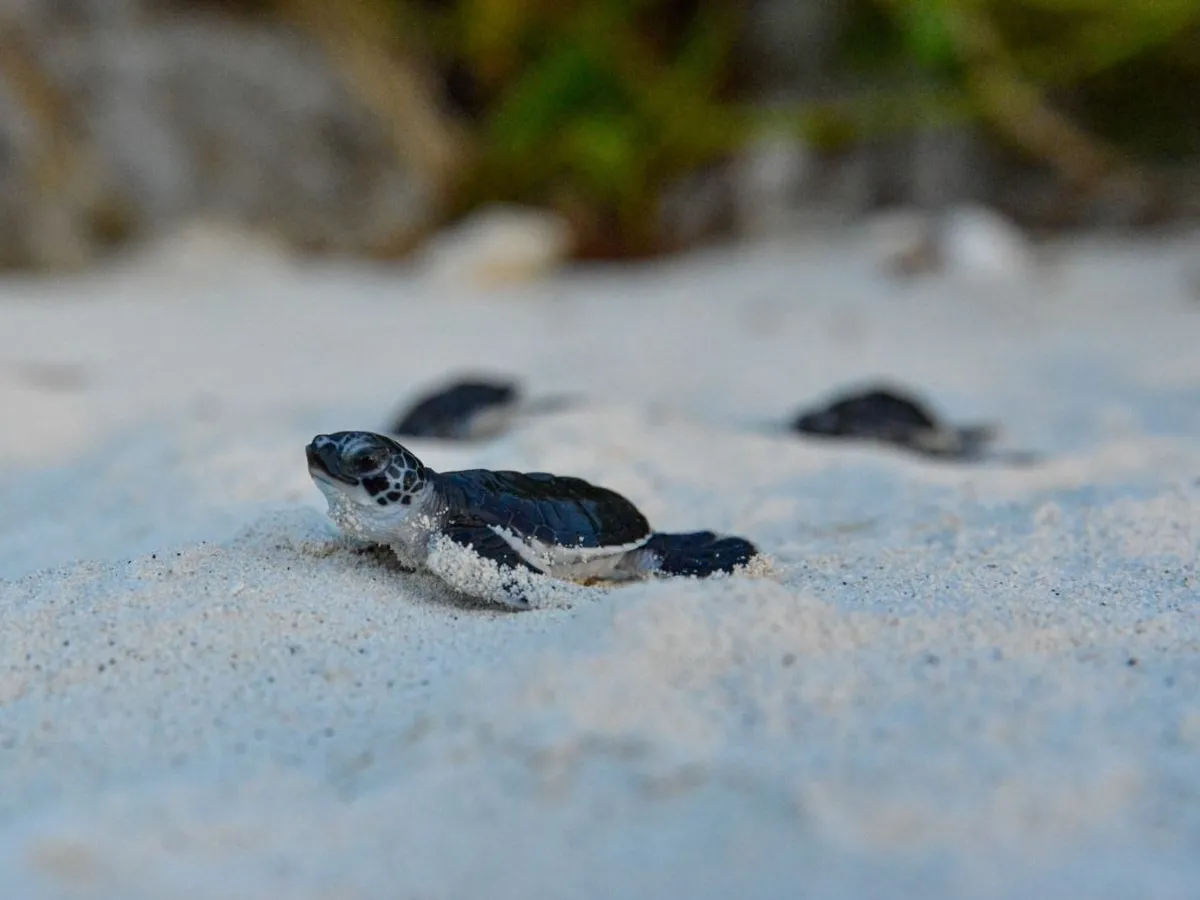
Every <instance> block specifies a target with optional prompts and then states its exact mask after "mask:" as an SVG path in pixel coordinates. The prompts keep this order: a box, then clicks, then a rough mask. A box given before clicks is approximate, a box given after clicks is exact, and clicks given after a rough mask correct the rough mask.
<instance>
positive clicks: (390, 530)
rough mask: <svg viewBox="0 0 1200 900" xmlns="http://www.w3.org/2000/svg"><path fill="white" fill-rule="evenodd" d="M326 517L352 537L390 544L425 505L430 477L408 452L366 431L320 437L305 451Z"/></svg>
mask: <svg viewBox="0 0 1200 900" xmlns="http://www.w3.org/2000/svg"><path fill="white" fill-rule="evenodd" d="M304 452H305V456H307V457H308V473H309V475H310V476H312V480H313V481H314V482H315V483H316V485H317V487H318V488H319V489H320V491H321V493H322V494H324V495H325V499H326V500H327V501H328V502H329V515H330V517H331V518H332V519H333V521H334V522H335V523H336V524H337V525H338V527H339V528H341V529H342V531H344V532H346V533H347V534H349V535H350V536H352V537H356V538H360V539H362V540H368V541H374V542H378V543H385V544H386V543H391V542H392V540H393V539H394V538H395V536H396V533H395V532H396V528H397V527H398V526H399V525H400V524H401V523H403V522H404V521H405V520H406V519H408V518H409V517H410V516H411V515H412V514H413V513H414V512H419V511H421V510H422V508H423V507H424V506H425V502H426V501H427V500H428V499H429V496H430V492H431V490H432V485H431V483H430V478H429V475H430V472H429V470H428V469H426V468H425V466H424V465H423V464H422V463H421V461H420V460H419V459H417V457H416V456H415V455H413V453H411V452H410V451H409V450H406V449H405V448H404V447H402V446H400V444H398V443H396V442H395V441H393V440H392V439H391V438H389V437H385V436H383V435H381V434H374V433H372V432H369V431H339V432H336V433H334V434H319V435H317V436H316V437H315V438H313V439H312V442H311V443H310V444H309V445H308V446H307V447H305V448H304Z"/></svg>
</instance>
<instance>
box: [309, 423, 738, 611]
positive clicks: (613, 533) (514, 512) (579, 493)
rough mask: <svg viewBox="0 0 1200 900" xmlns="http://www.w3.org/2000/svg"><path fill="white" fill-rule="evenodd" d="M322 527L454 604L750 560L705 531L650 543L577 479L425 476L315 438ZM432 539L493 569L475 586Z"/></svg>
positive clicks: (383, 446) (616, 497)
mask: <svg viewBox="0 0 1200 900" xmlns="http://www.w3.org/2000/svg"><path fill="white" fill-rule="evenodd" d="M305 451H306V456H307V458H308V470H309V474H310V475H311V476H312V479H313V481H314V482H315V483H316V485H317V487H318V488H319V489H320V491H321V493H322V494H324V495H325V499H326V500H327V502H328V504H329V516H330V518H331V519H332V520H333V521H334V523H335V524H336V525H337V526H338V528H339V529H341V531H342V532H343V533H344V534H345V535H346V536H348V537H350V538H352V539H356V540H359V541H363V542H365V543H366V544H368V545H385V546H389V547H391V548H392V550H393V551H394V552H395V554H396V556H397V557H398V558H399V559H400V562H401V563H402V564H404V565H406V566H409V567H411V568H414V569H423V570H425V571H428V572H431V573H432V574H434V575H436V576H438V577H439V578H440V579H441V580H442V581H444V582H446V583H447V584H449V585H450V586H451V587H453V588H455V589H457V590H459V591H461V592H462V593H464V594H468V595H471V596H474V597H476V598H478V599H482V600H490V601H493V602H499V603H502V604H505V605H507V606H511V607H516V608H520V609H527V608H529V607H530V606H531V602H530V599H529V597H528V595H527V590H528V588H529V584H530V578H529V576H530V575H531V574H532V575H545V576H549V577H550V578H553V579H558V580H561V581H572V582H577V583H590V582H594V581H612V582H619V581H628V580H632V579H638V578H645V577H649V576H695V577H701V578H703V577H707V576H710V575H714V574H717V573H732V572H734V571H735V570H736V569H737V568H738V567H740V566H744V565H746V564H747V563H749V562H750V560H751V559H753V558H754V557H755V556H756V555H757V554H758V550H757V548H756V547H755V546H754V544H752V543H751V542H750V541H748V540H745V539H744V538H740V537H723V536H719V535H717V534H715V533H713V532H711V531H696V532H690V533H684V534H666V533H661V532H655V531H654V530H653V529H652V528H651V527H650V523H649V522H648V521H647V520H646V517H645V516H643V515H642V513H641V511H640V510H638V508H637V507H636V506H634V504H633V503H631V502H630V501H629V500H627V499H626V498H625V497H623V496H621V495H620V494H618V493H616V492H615V491H611V490H609V489H607V488H603V487H599V486H597V485H593V484H591V483H589V482H587V481H584V480H583V479H581V478H571V477H565V476H559V475H551V474H549V473H546V472H529V473H522V472H510V471H491V470H488V469H469V470H464V471H456V472H435V471H434V470H432V469H430V468H429V467H428V466H426V465H424V464H423V463H422V462H421V461H420V460H419V459H418V458H417V457H416V456H415V455H414V454H413V453H412V452H411V451H409V450H408V449H406V448H405V447H403V446H401V445H400V444H399V443H397V442H396V441H395V440H393V439H391V438H390V437H386V436H384V435H380V434H374V433H372V432H366V431H342V432H337V433H335V434H321V435H317V436H316V437H315V438H313V440H312V442H311V443H310V444H309V445H308V446H307V447H306V448H305ZM444 540H449V541H450V542H452V543H454V544H456V545H459V546H460V547H462V548H466V549H467V550H469V551H470V552H471V553H472V554H473V555H474V557H475V558H476V561H479V560H484V561H488V562H490V563H492V564H494V567H493V568H494V571H495V573H496V574H497V575H498V577H497V578H493V579H492V580H491V581H486V580H481V579H480V578H479V577H477V576H478V570H479V567H476V569H475V571H470V570H464V569H463V568H462V567H461V566H459V565H457V564H456V562H455V559H454V557H453V556H447V554H444V553H440V552H437V550H438V547H439V543H440V542H441V541H444Z"/></svg>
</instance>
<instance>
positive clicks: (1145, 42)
mask: <svg viewBox="0 0 1200 900" xmlns="http://www.w3.org/2000/svg"><path fill="white" fill-rule="evenodd" d="M281 2H283V3H284V4H285V7H286V5H287V0H281ZM340 2H341V3H342V4H343V6H344V8H345V9H346V10H349V9H350V8H351V7H354V6H356V5H357V6H359V7H362V6H370V7H372V8H373V9H374V10H375V12H376V13H380V12H381V11H382V13H383V15H382V16H377V17H376V18H375V19H373V21H376V22H386V23H388V24H387V25H386V27H387V28H388V29H391V30H392V32H393V33H392V36H391V38H392V39H393V40H394V41H395V42H396V45H398V46H401V47H403V48H405V49H406V50H408V51H410V52H411V53H414V54H416V55H417V56H418V57H419V58H421V59H423V60H424V61H425V63H426V64H428V65H429V66H430V67H431V68H432V70H433V71H434V72H435V73H436V76H437V79H439V80H440V82H441V84H442V86H443V87H444V89H445V92H446V95H447V97H448V98H449V100H450V101H451V102H450V106H451V107H452V108H453V109H454V110H455V111H456V112H457V113H458V114H459V116H461V117H462V118H463V119H464V121H465V122H466V128H465V129H464V131H465V134H466V141H467V143H468V150H467V152H465V153H464V154H463V156H462V171H461V172H460V173H459V177H458V178H457V179H456V180H455V185H456V189H455V197H454V205H453V209H454V210H456V211H463V210H466V209H469V208H472V207H474V206H475V205H477V204H480V203H484V202H487V201H514V202H525V203H534V204H542V205H549V206H552V207H554V208H557V209H559V210H561V211H562V212H564V213H565V214H566V215H567V216H568V217H569V219H570V220H571V221H572V222H573V223H574V224H575V226H576V229H577V231H578V233H579V234H580V236H581V239H582V250H583V253H584V255H602V256H613V255H628V254H640V253H653V252H658V251H661V250H663V249H667V248H668V241H667V237H666V236H665V235H663V234H661V233H660V232H659V228H658V224H657V222H658V217H657V214H656V211H657V209H658V205H659V202H660V200H661V198H662V196H663V193H664V191H665V190H667V188H668V187H669V186H670V185H671V184H672V183H674V182H675V181H676V180H677V179H679V178H680V177H682V176H684V175H687V174H688V173H691V172H695V171H697V170H700V169H702V168H704V167H706V166H708V165H710V164H713V163H715V162H718V161H720V160H722V159H724V158H727V157H728V156H729V155H730V154H731V153H732V152H734V151H735V150H736V149H737V148H738V147H739V146H740V145H741V144H742V143H743V142H744V141H745V140H746V139H747V138H749V137H751V136H752V135H754V134H755V133H756V132H757V131H759V130H761V129H767V128H781V127H782V128H787V129H791V130H793V131H794V132H795V133H797V134H799V135H800V136H802V137H803V138H804V139H805V140H806V141H807V142H808V143H809V144H810V145H812V146H815V147H816V148H818V149H822V150H834V149H840V148H844V147H847V146H851V145H853V144H855V143H856V142H859V141H863V140H867V139H870V138H872V137H876V136H878V135H879V134H880V133H881V132H884V131H889V130H891V131H895V130H901V131H902V130H904V129H911V128H917V127H921V126H924V125H928V124H932V123H945V122H963V123H972V124H975V125H978V126H981V127H983V128H984V129H986V130H987V131H988V132H989V133H990V134H992V135H993V136H994V137H995V138H996V139H997V140H998V141H1001V142H1003V143H1004V144H1006V145H1009V146H1011V147H1013V148H1015V149H1017V150H1019V151H1021V152H1023V153H1025V154H1027V155H1028V156H1029V157H1030V158H1031V159H1033V160H1035V161H1037V162H1040V163H1042V164H1044V165H1046V166H1049V167H1051V168H1052V169H1054V170H1055V171H1056V172H1057V173H1058V175H1059V176H1061V178H1062V179H1064V180H1065V181H1066V182H1068V183H1069V184H1071V185H1074V186H1076V187H1078V188H1079V189H1080V190H1082V191H1086V190H1089V189H1091V188H1092V187H1094V186H1095V185H1097V184H1098V183H1100V182H1102V181H1104V180H1105V179H1108V178H1112V177H1119V176H1120V175H1122V174H1123V173H1125V174H1127V173H1130V172H1137V171H1139V170H1140V169H1143V168H1144V167H1146V166H1154V165H1156V164H1159V163H1170V162H1173V161H1178V160H1181V159H1185V158H1191V159H1196V158H1197V157H1200V0H850V2H849V3H848V4H847V5H846V11H845V15H844V16H843V18H842V20H841V22H840V26H839V28H838V29H837V32H836V41H835V46H834V47H833V50H834V52H833V53H832V54H831V55H830V62H829V71H828V72H826V73H823V77H824V78H825V79H826V80H827V81H828V83H829V84H831V85H835V86H838V89H837V90H836V91H833V92H827V93H828V94H830V95H832V96H834V97H835V98H836V99H829V100H820V101H811V102H803V103H801V102H797V103H796V104H795V105H794V106H793V107H792V108H784V109H780V108H778V107H773V108H771V109H770V110H766V109H762V108H758V107H756V106H755V105H754V104H753V103H752V102H751V100H752V99H753V98H752V97H751V96H750V95H749V92H747V91H746V90H745V89H744V87H745V84H746V80H745V70H746V68H747V63H748V62H750V63H753V60H749V61H748V60H747V59H746V58H745V53H744V52H743V53H742V54H740V55H739V53H738V52H737V51H738V46H739V44H738V41H739V36H740V35H741V33H742V24H743V15H744V10H745V5H746V4H745V3H744V2H737V0H690V2H685V0H340ZM334 8H336V6H335V5H333V4H331V5H330V7H329V9H331V10H332V9H334Z"/></svg>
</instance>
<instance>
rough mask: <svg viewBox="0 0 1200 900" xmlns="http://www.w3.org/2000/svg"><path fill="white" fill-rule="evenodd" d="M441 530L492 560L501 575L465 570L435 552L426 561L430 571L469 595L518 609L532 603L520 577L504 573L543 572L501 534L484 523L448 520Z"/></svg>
mask: <svg viewBox="0 0 1200 900" xmlns="http://www.w3.org/2000/svg"><path fill="white" fill-rule="evenodd" d="M441 534H442V536H444V537H445V538H446V539H448V540H450V541H453V542H454V543H455V544H458V545H459V546H461V547H466V548H467V549H468V550H470V551H471V552H472V553H474V554H475V555H476V556H478V557H480V558H481V559H485V560H488V561H489V562H492V563H495V565H496V567H497V570H498V572H497V574H498V575H499V576H500V577H499V578H498V579H489V578H488V577H486V576H485V575H484V573H482V572H480V571H478V570H476V571H466V570H464V569H463V567H462V566H461V565H455V564H454V563H453V561H451V560H445V559H444V558H442V557H440V556H437V555H434V556H431V557H430V558H429V559H428V560H427V561H426V562H427V565H428V566H429V569H430V571H432V572H433V573H434V574H435V575H437V576H438V577H439V578H441V579H442V580H443V581H445V582H446V583H447V584H448V585H450V586H451V587H453V588H455V589H456V590H458V591H461V592H462V593H464V594H467V595H469V596H472V597H476V598H478V599H481V600H491V601H494V602H497V603H503V604H504V605H505V606H513V607H516V608H517V609H529V608H530V606H531V604H530V602H529V598H528V597H526V596H525V593H524V590H523V588H522V585H521V579H520V578H519V577H505V576H506V575H510V574H511V575H512V576H516V573H518V572H520V571H522V570H524V571H526V572H532V573H534V574H542V570H541V569H539V568H537V567H536V566H534V565H532V564H530V563H529V562H528V561H526V560H525V559H524V558H523V557H522V556H521V555H520V554H519V553H517V551H516V550H514V549H513V548H512V547H511V546H510V545H509V543H508V542H507V541H505V540H504V538H502V537H501V536H500V535H499V534H497V533H496V532H495V531H493V530H492V529H491V528H489V527H488V526H486V525H466V524H450V525H447V526H446V527H445V528H443V530H442V532H441Z"/></svg>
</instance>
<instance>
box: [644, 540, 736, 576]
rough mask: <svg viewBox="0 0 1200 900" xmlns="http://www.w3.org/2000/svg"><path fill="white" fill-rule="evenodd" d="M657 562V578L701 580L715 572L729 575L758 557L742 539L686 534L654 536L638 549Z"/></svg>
mask: <svg viewBox="0 0 1200 900" xmlns="http://www.w3.org/2000/svg"><path fill="white" fill-rule="evenodd" d="M642 550H643V551H648V552H650V553H653V554H654V555H655V557H657V559H658V566H657V570H656V571H657V572H658V574H660V575H694V576H696V577H697V578H705V577H707V576H709V575H715V574H716V573H717V572H732V571H733V570H734V568H735V567H736V566H744V565H745V564H746V563H748V562H750V560H751V559H753V558H754V557H755V556H757V555H758V548H757V547H755V546H754V544H752V543H750V541H748V540H746V539H745V538H740V537H719V536H718V535H716V534H714V533H713V532H711V531H692V532H688V533H686V534H663V533H661V532H658V533H655V534H654V535H653V536H651V538H650V540H649V541H647V542H646V544H645V546H643V547H642Z"/></svg>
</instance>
